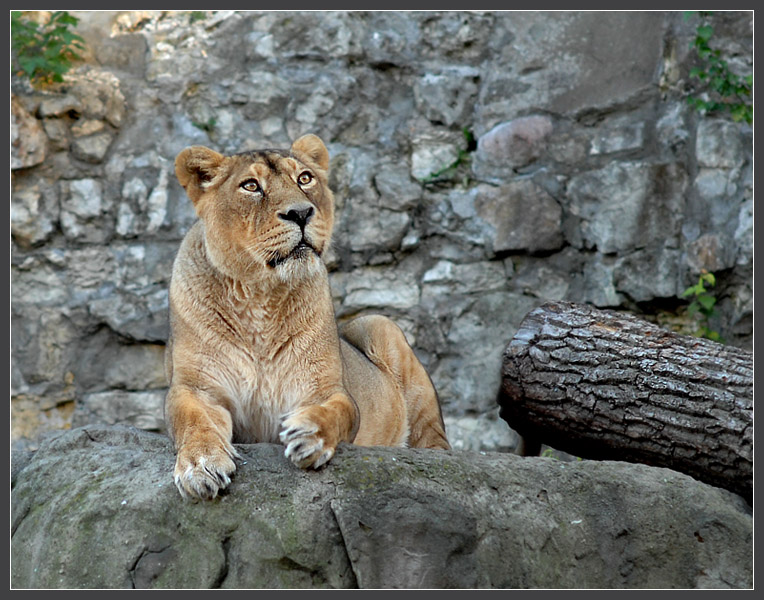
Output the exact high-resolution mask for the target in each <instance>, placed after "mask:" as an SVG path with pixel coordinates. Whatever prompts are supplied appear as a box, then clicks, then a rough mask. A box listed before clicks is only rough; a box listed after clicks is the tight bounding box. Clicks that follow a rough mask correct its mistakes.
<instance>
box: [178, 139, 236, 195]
mask: <svg viewBox="0 0 764 600" xmlns="http://www.w3.org/2000/svg"><path fill="white" fill-rule="evenodd" d="M224 159H225V157H224V156H223V155H222V154H218V153H217V152H215V151H214V150H210V149H209V148H205V147H204V146H191V147H189V148H186V149H185V150H182V151H181V153H180V154H178V156H177V158H176V159H175V176H176V177H177V178H178V181H179V182H180V185H182V186H183V188H184V189H185V190H186V193H187V194H188V197H189V198H191V201H192V202H193V203H194V204H196V201H197V200H198V199H199V196H201V195H202V192H203V191H204V186H205V184H207V183H209V182H211V181H212V180H213V179H214V178H215V175H216V174H217V170H218V167H220V164H221V163H222V162H223V160H224Z"/></svg>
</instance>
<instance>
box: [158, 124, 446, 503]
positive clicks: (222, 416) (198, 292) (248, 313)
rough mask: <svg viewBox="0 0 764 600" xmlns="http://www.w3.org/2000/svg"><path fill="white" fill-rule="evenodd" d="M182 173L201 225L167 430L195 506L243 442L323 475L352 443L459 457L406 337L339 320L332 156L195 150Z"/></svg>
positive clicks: (178, 324) (174, 324) (175, 278)
mask: <svg viewBox="0 0 764 600" xmlns="http://www.w3.org/2000/svg"><path fill="white" fill-rule="evenodd" d="M175 169H176V174H177V177H178V180H179V181H180V183H181V185H182V186H183V187H184V188H185V190H186V192H187V194H188V196H189V198H190V199H191V200H192V202H193V203H194V207H195V209H196V212H197V214H198V216H199V221H198V222H197V223H196V224H195V225H194V226H193V227H192V228H191V230H190V231H189V233H188V234H187V236H186V238H185V239H184V240H183V243H182V244H181V247H180V250H179V252H178V256H177V258H176V260H175V265H174V268H173V274H172V282H171V284H170V322H171V339H170V341H169V343H168V347H167V352H166V370H167V377H168V380H169V382H170V389H169V391H168V394H167V398H166V402H165V417H166V421H167V425H168V430H169V432H170V435H171V436H172V438H173V440H174V443H175V448H176V452H177V460H176V465H175V474H174V476H175V483H176V485H177V487H178V489H179V490H180V492H181V494H182V495H183V496H184V497H190V498H214V497H215V496H216V495H217V493H218V491H219V490H220V489H223V488H225V487H226V486H227V485H228V484H229V483H230V477H231V475H232V474H233V472H234V470H235V469H236V464H235V462H234V459H235V458H236V457H237V453H236V450H235V448H234V447H233V445H232V442H234V441H235V442H249V443H251V442H279V441H281V442H282V443H283V444H284V445H285V446H286V448H285V454H286V456H287V457H289V458H290V459H291V460H292V462H294V463H295V464H296V465H298V466H300V467H303V468H308V467H313V468H318V467H320V466H322V465H323V464H325V463H326V462H327V461H328V460H329V459H330V458H331V457H332V456H333V455H334V451H335V448H336V446H337V444H338V443H339V442H342V441H345V442H353V443H356V444H359V445H364V446H373V445H385V446H412V447H425V448H446V449H447V448H449V444H448V441H447V439H446V434H445V428H444V425H443V419H442V416H441V413H440V406H439V403H438V398H437V395H436V393H435V390H434V388H433V386H432V383H431V381H430V379H429V377H428V376H427V373H426V372H425V370H424V368H423V367H422V365H421V363H420V362H419V361H418V360H417V358H416V356H415V355H414V353H413V351H412V350H411V348H410V346H409V345H408V343H407V342H406V339H405V337H404V335H403V333H402V332H401V330H400V329H399V328H398V327H397V326H396V325H395V324H394V323H393V322H392V321H390V320H389V319H386V318H385V317H381V316H369V317H362V318H358V319H355V320H353V321H351V322H350V323H348V324H347V325H345V326H344V327H343V328H342V331H341V336H340V332H339V331H338V328H337V324H336V322H335V319H334V314H333V310H332V299H331V293H330V289H329V281H328V275H327V272H326V268H325V266H324V264H323V262H322V260H321V255H322V254H323V253H324V252H325V251H326V249H327V248H328V246H329V243H330V239H331V232H332V226H333V222H334V198H333V196H332V193H331V191H330V190H329V187H328V184H327V175H328V169H329V154H328V152H327V150H326V147H325V146H324V144H323V142H322V141H321V140H320V139H319V138H318V137H316V136H314V135H306V136H303V137H302V138H300V139H298V140H297V141H295V142H294V144H293V145H292V148H291V150H290V151H289V152H279V151H259V152H253V153H247V154H241V155H234V156H222V155H220V154H218V153H217V152H214V151H212V150H210V149H208V148H204V147H201V146H193V147H191V148H186V149H185V150H183V151H182V152H181V153H180V154H179V155H178V157H177V159H176V161H175Z"/></svg>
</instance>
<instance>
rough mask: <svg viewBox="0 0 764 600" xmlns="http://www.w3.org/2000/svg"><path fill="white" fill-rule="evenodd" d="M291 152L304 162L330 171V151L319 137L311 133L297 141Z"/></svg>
mask: <svg viewBox="0 0 764 600" xmlns="http://www.w3.org/2000/svg"><path fill="white" fill-rule="evenodd" d="M291 152H292V154H294V155H295V156H296V157H297V158H298V159H300V160H301V161H303V162H306V163H311V164H314V165H316V166H317V167H319V168H320V169H322V170H324V171H328V170H329V151H328V150H327V149H326V146H324V143H323V142H322V141H321V138H320V137H318V136H317V135H313V134H312V133H309V134H307V135H304V136H302V137H301V138H299V139H297V140H295V141H294V143H293V144H292V149H291Z"/></svg>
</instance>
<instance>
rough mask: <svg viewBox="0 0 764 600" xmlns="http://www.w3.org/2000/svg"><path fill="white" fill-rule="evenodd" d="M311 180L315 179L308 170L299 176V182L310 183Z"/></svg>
mask: <svg viewBox="0 0 764 600" xmlns="http://www.w3.org/2000/svg"><path fill="white" fill-rule="evenodd" d="M311 181H313V175H311V174H310V173H308V172H307V171H304V172H303V173H300V176H299V177H298V178H297V183H299V184H300V185H308V184H309V183H310V182H311Z"/></svg>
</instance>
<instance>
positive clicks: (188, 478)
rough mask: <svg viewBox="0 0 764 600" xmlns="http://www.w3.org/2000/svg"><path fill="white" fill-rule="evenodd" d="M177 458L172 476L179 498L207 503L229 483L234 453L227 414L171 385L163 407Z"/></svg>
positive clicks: (192, 393) (190, 391) (218, 407)
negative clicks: (200, 500)
mask: <svg viewBox="0 0 764 600" xmlns="http://www.w3.org/2000/svg"><path fill="white" fill-rule="evenodd" d="M165 412H166V418H167V421H168V426H169V432H170V435H171V437H172V439H173V441H174V443H175V450H176V453H177V457H176V460H175V471H174V474H173V477H174V480H175V485H176V486H177V488H178V491H179V492H180V494H181V496H183V497H184V498H189V499H194V500H195V499H205V500H211V499H212V498H214V497H215V496H217V494H218V492H219V491H220V490H222V489H223V488H225V487H227V486H228V484H229V483H230V482H231V475H232V474H233V472H234V471H235V470H236V464H235V463H234V460H233V459H234V458H237V457H238V453H237V452H236V450H235V449H234V447H233V445H232V444H231V434H232V422H231V415H230V414H229V413H228V411H227V410H225V409H224V408H223V407H221V406H215V405H212V404H210V403H208V402H205V401H204V400H203V399H201V398H200V397H199V396H198V395H197V394H195V393H194V391H192V390H191V389H189V388H186V387H184V386H172V387H171V388H170V390H169V391H168V393H167V399H166V405H165Z"/></svg>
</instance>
